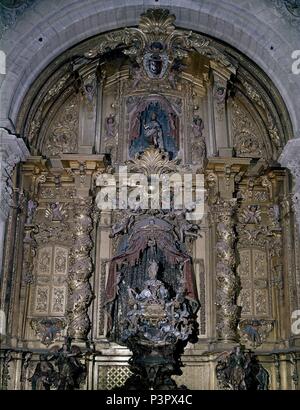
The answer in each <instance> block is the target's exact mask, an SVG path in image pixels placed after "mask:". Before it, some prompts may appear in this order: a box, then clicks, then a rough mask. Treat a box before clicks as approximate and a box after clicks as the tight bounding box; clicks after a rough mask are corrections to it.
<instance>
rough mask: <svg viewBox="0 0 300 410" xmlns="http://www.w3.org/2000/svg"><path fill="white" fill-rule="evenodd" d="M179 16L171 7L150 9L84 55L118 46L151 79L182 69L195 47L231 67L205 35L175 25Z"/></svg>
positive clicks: (87, 55)
mask: <svg viewBox="0 0 300 410" xmlns="http://www.w3.org/2000/svg"><path fill="white" fill-rule="evenodd" d="M175 19H176V18H175V16H174V15H173V14H170V13H169V10H166V9H149V10H147V11H146V12H145V13H144V14H142V15H141V19H140V24H139V26H138V27H132V28H125V29H123V30H118V31H115V32H113V33H109V34H106V35H105V36H104V37H103V39H102V41H101V43H100V44H98V45H97V46H96V47H94V48H91V49H90V50H88V51H87V52H86V53H85V54H84V56H85V57H86V58H88V59H94V58H97V57H99V56H101V55H103V54H105V53H107V52H109V51H112V50H115V49H119V50H122V51H123V52H124V54H126V55H128V56H130V57H131V58H132V59H133V60H135V61H136V63H137V66H138V67H139V68H140V69H141V71H143V73H144V74H145V75H146V76H147V77H148V78H150V79H162V78H165V76H166V75H167V73H169V74H172V72H176V71H178V70H179V69H180V61H181V60H182V59H183V58H184V57H186V56H187V53H188V51H189V50H192V49H194V50H196V51H198V53H200V54H201V55H206V56H207V57H208V58H210V59H213V60H215V61H219V62H220V63H221V64H222V65H225V66H227V67H228V66H231V62H230V61H229V60H228V58H227V57H226V56H225V55H224V54H223V53H221V52H220V51H219V50H218V49H217V48H216V47H215V46H214V43H213V41H212V40H209V39H207V38H205V37H204V36H202V35H201V34H197V33H193V32H191V31H184V30H180V29H177V28H175V26H174V22H175ZM137 75H138V74H137V73H136V74H135V77H136V76H137ZM139 75H140V74H139Z"/></svg>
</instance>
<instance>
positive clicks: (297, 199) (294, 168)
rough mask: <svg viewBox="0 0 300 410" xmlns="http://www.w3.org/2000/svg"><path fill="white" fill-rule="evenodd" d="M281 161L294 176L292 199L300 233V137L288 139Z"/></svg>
mask: <svg viewBox="0 0 300 410" xmlns="http://www.w3.org/2000/svg"><path fill="white" fill-rule="evenodd" d="M279 162H280V164H281V165H282V166H283V167H286V168H288V169H289V170H290V171H291V173H292V175H293V177H294V194H293V198H292V201H293V209H294V212H295V216H296V220H297V223H298V232H299V234H300V138H295V139H292V140H290V141H288V143H287V144H286V146H285V147H284V150H283V152H282V154H281V155H280V158H279Z"/></svg>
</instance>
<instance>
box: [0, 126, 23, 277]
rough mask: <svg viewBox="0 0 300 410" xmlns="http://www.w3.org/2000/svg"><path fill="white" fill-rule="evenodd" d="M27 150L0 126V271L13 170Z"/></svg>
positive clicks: (11, 203)
mask: <svg viewBox="0 0 300 410" xmlns="http://www.w3.org/2000/svg"><path fill="white" fill-rule="evenodd" d="M28 156H29V151H28V149H27V147H26V145H25V143H24V141H23V140H22V138H18V137H16V136H15V135H11V134H9V133H8V131H6V130H5V129H3V128H0V272H1V268H2V250H3V245H4V234H5V225H6V220H7V217H8V215H9V211H10V208H11V206H12V205H13V180H12V177H13V172H14V169H15V167H16V165H17V164H18V163H19V162H20V161H25V160H26V158H27V157H28Z"/></svg>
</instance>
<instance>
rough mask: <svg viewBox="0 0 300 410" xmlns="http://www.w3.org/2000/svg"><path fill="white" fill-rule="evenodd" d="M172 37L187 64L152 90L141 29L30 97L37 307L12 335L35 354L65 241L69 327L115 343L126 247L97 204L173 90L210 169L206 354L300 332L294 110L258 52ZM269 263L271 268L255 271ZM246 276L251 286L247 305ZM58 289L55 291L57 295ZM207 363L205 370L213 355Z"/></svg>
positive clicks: (25, 185)
mask: <svg viewBox="0 0 300 410" xmlns="http://www.w3.org/2000/svg"><path fill="white" fill-rule="evenodd" d="M166 14H167V13H166ZM168 29H170V31H171V33H172V32H173V30H174V33H175V34H174V38H175V40H176V41H175V40H174V43H172V47H173V48H172V53H177V52H178V49H180V52H182V49H183V51H184V52H183V53H182V55H180V53H179V54H178V55H176V58H177V59H178V61H176V58H173V59H172V65H171V67H170V70H169V71H168V74H166V75H165V76H164V77H163V79H162V81H161V82H155V81H154V82H151V81H150V80H149V77H146V76H145V73H142V72H141V71H140V70H141V60H139V59H138V58H136V57H140V52H141V50H140V43H139V41H138V40H137V37H138V36H137V33H139V34H140V35H141V32H142V33H143V34H145V32H146V31H145V25H144V26H143V25H141V26H140V27H139V28H136V27H135V28H128V29H118V30H115V31H111V32H108V33H105V34H100V35H97V36H95V37H91V38H89V39H87V40H85V41H83V42H81V43H80V44H78V45H76V46H75V47H73V48H70V49H68V50H67V51H65V52H63V53H62V54H61V55H60V56H59V57H57V58H56V59H54V60H53V61H52V63H50V64H49V65H48V67H47V68H46V69H45V70H44V71H43V72H42V73H41V74H40V75H39V77H38V78H37V79H36V81H35V82H34V83H33V84H32V85H31V87H30V90H29V91H28V93H27V95H26V97H25V98H24V100H23V101H22V106H21V109H20V111H19V113H18V121H17V124H16V131H17V133H18V134H20V135H22V136H23V138H24V139H25V141H26V143H27V144H28V146H29V148H30V151H31V157H30V158H29V160H28V161H27V162H26V163H25V164H24V165H23V166H22V171H21V173H20V175H21V176H20V179H21V183H20V186H18V188H20V189H21V191H23V193H24V194H25V195H26V196H27V197H28V198H27V199H29V201H28V203H27V207H26V206H25V207H24V210H23V213H22V217H21V218H23V219H21V221H20V222H19V228H18V229H19V232H23V231H22V230H23V228H24V229H25V239H26V240H25V241H24V246H23V248H22V246H20V248H19V250H18V252H19V255H18V256H17V257H18V258H19V259H18V262H17V265H18V268H17V269H18V274H19V275H20V280H22V281H23V283H25V285H24V286H23V285H22V288H21V290H20V300H19V299H18V295H17V296H15V300H17V299H18V302H17V303H18V304H20V306H22V307H24V310H23V312H24V315H23V316H22V319H20V320H19V322H18V323H12V321H11V323H10V326H11V328H10V332H11V333H12V334H13V335H14V336H15V337H18V338H19V339H20V340H23V341H24V343H25V344H27V345H28V346H30V347H34V348H37V349H38V348H40V347H41V343H42V344H43V339H42V338H41V337H40V334H39V332H37V331H36V329H37V327H36V326H32V320H37V319H39V318H36V317H32V315H30V314H28V305H26V303H28V300H32V298H33V302H32V305H33V306H34V303H35V302H37V300H35V302H34V296H32V295H33V292H32V291H31V289H35V287H37V286H35V285H34V283H35V281H36V277H35V275H37V277H38V278H37V279H38V281H39V282H38V283H39V286H40V287H41V288H42V287H43V286H44V288H45V289H46V285H45V282H43V281H45V280H47V278H43V275H38V267H39V266H40V264H39V261H40V259H39V258H40V255H41V254H42V250H43V246H44V243H48V241H50V242H51V243H52V242H57V241H58V240H59V241H60V242H59V243H64V244H65V250H66V254H68V253H70V254H71V255H72V254H73V255H74V254H76V252H77V254H76V255H77V256H78V255H79V258H78V259H79V261H77V262H78V263H77V265H76V260H75V262H74V259H76V258H73V259H72V258H71V259H70V265H69V266H68V269H69V272H68V279H67V281H68V296H67V297H66V298H65V299H66V306H65V310H64V309H62V312H64V311H65V312H66V314H65V317H64V318H63V319H64V320H65V323H64V324H62V327H63V326H64V325H66V323H67V324H68V326H67V327H68V329H69V330H70V334H71V336H74V337H75V338H77V339H78V340H86V339H87V338H89V340H93V341H94V342H95V343H99V345H100V346H101V343H103V341H105V329H106V322H105V317H104V314H103V309H102V307H103V291H104V285H105V280H106V276H107V266H108V261H109V259H110V258H111V256H112V255H113V254H114V252H115V250H116V248H117V247H118V245H119V244H118V243H117V242H116V241H114V240H111V238H109V227H110V226H111V224H112V223H113V222H115V221H116V220H117V218H118V217H119V215H118V214H117V213H115V214H114V213H109V212H107V213H105V212H104V213H102V214H101V216H100V221H99V220H98V219H97V218H98V217H99V215H98V216H97V213H96V214H95V213H93V208H92V206H91V200H92V198H93V197H94V194H95V178H96V177H97V175H98V174H99V173H101V172H103V171H104V170H105V171H107V170H108V171H109V172H113V168H111V167H110V165H112V166H117V165H120V164H124V162H125V161H126V160H128V159H129V158H130V153H129V152H128V140H129V138H128V137H130V135H128V134H129V132H130V131H129V130H130V122H129V121H128V119H129V112H131V111H130V110H131V108H130V107H131V105H135V107H136V106H137V105H138V104H139V103H140V102H141V101H143V98H144V97H145V95H147V93H149V94H151V96H152V97H151V98H153V100H157V101H159V99H160V96H161V95H164V96H165V97H166V98H167V99H168V101H169V104H170V106H172V107H173V109H174V110H173V111H172V110H170V112H171V113H173V112H176V113H178V121H179V124H180V125H179V126H180V140H179V151H178V153H176V154H178V155H177V159H180V160H181V161H182V162H183V164H184V165H187V166H190V167H191V168H192V169H193V170H194V171H195V172H204V173H205V176H206V182H207V189H208V191H209V198H210V203H209V207H208V210H207V212H206V215H205V221H204V224H203V233H204V234H203V237H202V239H199V240H198V239H197V243H196V244H195V245H190V247H189V251H190V253H191V254H193V257H194V259H195V266H197V281H198V286H199V289H201V290H202V292H201V294H200V298H201V304H202V307H201V309H200V312H199V317H198V320H199V328H200V342H199V345H198V346H197V348H196V349H195V350H197V349H199V350H201V348H202V349H203V346H205V347H204V349H208V346H209V344H210V343H211V341H213V343H216V345H217V348H218V343H222V342H223V341H225V342H228V340H232V338H234V337H235V334H236V333H237V332H240V333H241V335H242V336H244V337H245V335H244V333H243V329H244V328H247V327H248V328H249V326H252V327H254V326H257V323H258V322H259V326H260V328H259V330H260V331H261V333H262V337H261V339H260V340H261V344H264V348H266V349H271V346H274V345H275V346H276V347H277V348H278V349H280V348H283V345H284V343H286V342H287V341H288V340H289V338H290V336H291V334H290V323H289V322H288V323H287V322H286V321H284V318H286V317H290V313H291V311H292V310H293V308H295V306H297V300H298V299H299V295H298V294H297V295H295V292H294V285H295V283H296V282H297V277H296V275H295V274H294V272H293V267H294V266H296V265H297V258H298V259H299V255H297V247H296V246H293V245H292V243H293V239H295V241H296V240H297V236H296V233H295V230H294V229H293V228H292V226H293V213H292V212H291V209H290V197H289V196H290V181H289V176H288V175H287V173H286V171H285V170H283V169H281V168H280V166H279V164H278V158H279V156H280V154H281V152H282V149H283V147H284V146H285V144H286V142H287V140H288V139H289V137H290V136H291V135H293V132H292V125H291V121H290V118H289V114H288V110H287V109H286V106H285V104H284V101H283V100H282V98H281V96H280V93H279V92H278V90H277V88H276V87H275V86H274V84H273V83H272V82H271V80H270V78H269V77H268V76H267V75H266V74H265V73H264V72H263V71H262V70H261V69H260V68H259V67H258V66H257V65H256V64H255V63H253V62H252V61H250V60H249V59H248V58H247V57H245V55H243V54H241V53H240V52H239V51H237V50H236V49H234V48H232V47H231V46H230V45H228V44H224V43H223V42H221V41H219V40H217V39H215V38H212V37H209V36H208V35H204V34H199V33H198V32H195V31H194V32H188V31H187V30H185V29H182V28H179V27H177V28H176V30H175V28H174V27H171V28H170V27H168ZM163 35H164V33H163V32H162V36H163ZM173 57H174V56H173ZM133 112H137V113H138V112H139V111H138V110H135V111H134V110H133ZM161 118H162V117H161ZM140 125H141V124H140ZM203 126H204V128H203ZM175 158H176V156H175ZM131 159H132V158H131ZM107 161H108V162H109V161H110V162H111V164H109V166H107V165H108V164H107ZM30 201H31V202H30ZM93 223H94V224H95V226H96V228H95V229H94V230H93V229H92V225H93ZM35 225H38V226H39V232H37V233H36V232H34V226H35ZM21 235H22V234H21ZM236 241H237V242H238V244H237V246H236ZM39 242H41V244H43V245H41V244H39ZM104 244H105V245H104ZM207 244H210V247H208V245H207ZM53 246H54V245H53ZM52 248H53V249H55V248H54V247H52ZM53 249H52V252H55V250H53ZM224 249H225V250H224ZM214 250H217V252H212V251H214ZM236 250H237V251H238V252H239V251H240V256H238V255H237V253H236ZM214 254H215V256H214ZM20 255H21V258H20ZM245 255H248V256H246V257H245ZM239 257H240V258H241V259H242V258H243V262H244V261H245V260H246V262H247V257H248V259H249V261H250V260H251V263H250V262H249V264H247V263H245V264H244V265H243V263H241V260H239ZM50 259H51V258H50ZM50 259H49V260H50ZM257 261H258V262H259V263H261V264H262V265H263V269H262V270H261V269H258V270H255V266H256V264H257V263H258V262H257ZM92 262H93V263H92ZM66 266H67V265H66ZM76 269H77V271H76ZM93 269H95V271H93ZM247 269H248V270H247ZM74 271H76V274H77V276H78V278H77V279H74ZM236 271H237V272H238V273H240V279H241V280H242V286H243V288H244V292H243V293H241V294H240V298H241V299H242V300H239V301H238V300H237V294H238V286H237V282H236V277H235V272H236ZM250 271H251V272H250ZM241 272H242V273H241ZM92 273H93V275H92ZM250 273H251V274H250ZM227 274H228V277H226V281H227V282H226V283H227V287H226V286H224V275H225V276H226V275H227ZM248 274H249V277H247V275H248ZM250 276H251V278H250ZM244 278H245V280H244ZM54 279H55V278H54ZM243 280H244V282H243ZM249 280H250V282H251V286H248V287H247V283H248V282H249ZM247 281H248V282H247ZM56 285H57V284H56V283H55V282H53V283H52V284H51V286H52V287H49V289H50V290H49V292H48V294H49V295H50V294H51V295H52V294H54V292H53V291H52V288H53V289H56V287H55V286H56ZM91 285H92V286H91ZM247 292H248V293H247ZM44 293H45V292H44ZM93 294H94V295H95V296H96V297H95V300H93ZM40 295H42V296H43V292H40ZM249 295H250V296H249ZM51 297H52V296H51ZM49 298H50V296H49ZM247 298H248V300H251V303H250V304H251V306H252V308H251V306H250V308H249V309H248V310H247V309H246V308H245V309H244V315H243V311H242V319H243V322H241V323H242V324H243V325H244V328H243V327H241V328H240V329H237V328H236V326H235V325H236V321H237V310H238V309H237V308H238V305H240V306H242V307H243V306H246V305H247ZM49 300H50V299H49ZM283 301H284V303H282V302H283ZM38 302H39V301H38ZM39 303H40V302H39ZM48 303H50V302H48ZM228 305H229V306H230V308H229V309H227V307H228ZM47 306H48V305H47ZM265 306H267V308H266V307H265ZM49 309H50V308H48V310H47V311H48V312H49ZM251 309H252V310H251ZM34 311H35V308H33V309H32V312H34ZM45 311H46V309H45ZM91 318H92V320H90V319H91ZM43 319H44V318H43ZM56 319H60V320H62V318H61V317H59V318H56ZM29 320H30V321H29ZM254 320H255V321H256V322H255V323H254V322H253V321H254ZM61 333H62V332H61ZM55 336H56V335H55ZM57 336H58V337H59V336H61V334H59V332H57ZM282 340H284V341H285V342H282ZM246 341H247V343H251V340H250V339H247V338H246ZM105 343H106V341H105ZM197 360H199V363H200V361H201V359H200V354H199V356H198V357H197ZM199 363H198V364H199ZM187 377H189V378H190V379H191V377H190V376H187ZM95 383H96V382H95ZM201 383H202V386H206V387H214V386H213V382H212V381H211V382H210V383H212V384H211V385H210V386H207V384H205V381H203V380H202V382H201Z"/></svg>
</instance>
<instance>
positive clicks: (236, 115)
mask: <svg viewBox="0 0 300 410" xmlns="http://www.w3.org/2000/svg"><path fill="white" fill-rule="evenodd" d="M259 101H260V100H259ZM232 109H233V110H232V113H233V115H232V127H233V144H234V147H235V150H236V153H237V155H238V156H241V157H243V156H244V157H247V156H248V157H249V156H250V157H262V156H263V154H264V147H263V144H262V142H261V138H259V130H258V129H257V127H256V126H255V123H254V121H253V120H252V118H251V117H250V114H249V113H247V111H246V110H245V109H244V108H243V107H242V106H241V105H240V104H237V103H236V102H235V101H233V102H232Z"/></svg>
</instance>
